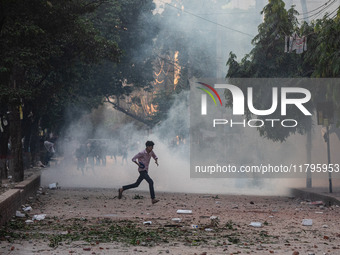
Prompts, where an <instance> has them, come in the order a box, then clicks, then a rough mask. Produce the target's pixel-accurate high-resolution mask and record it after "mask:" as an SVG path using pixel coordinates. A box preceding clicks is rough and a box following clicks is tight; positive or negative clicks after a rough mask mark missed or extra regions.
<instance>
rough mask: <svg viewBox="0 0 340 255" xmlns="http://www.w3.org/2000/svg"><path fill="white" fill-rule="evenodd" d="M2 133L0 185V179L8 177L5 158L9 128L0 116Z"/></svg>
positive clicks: (0, 138)
mask: <svg viewBox="0 0 340 255" xmlns="http://www.w3.org/2000/svg"><path fill="white" fill-rule="evenodd" d="M0 121H1V126H2V131H1V134H0V183H1V179H4V178H7V177H8V171H7V167H8V164H7V157H8V141H9V127H8V122H7V120H4V118H3V116H0Z"/></svg>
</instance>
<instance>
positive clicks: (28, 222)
mask: <svg viewBox="0 0 340 255" xmlns="http://www.w3.org/2000/svg"><path fill="white" fill-rule="evenodd" d="M25 222H26V224H32V223H34V221H33V220H26V221H25Z"/></svg>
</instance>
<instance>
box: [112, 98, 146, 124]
mask: <svg viewBox="0 0 340 255" xmlns="http://www.w3.org/2000/svg"><path fill="white" fill-rule="evenodd" d="M106 102H108V103H110V104H111V105H112V106H113V108H114V109H116V110H118V111H120V112H122V113H124V114H126V115H127V116H129V117H131V118H133V119H135V120H137V121H139V122H142V123H143V124H145V125H147V126H148V127H151V122H150V121H148V120H145V119H142V118H140V117H138V116H136V115H134V114H133V113H131V112H129V111H128V110H126V109H124V108H123V107H120V106H119V105H118V104H116V103H114V102H112V101H111V100H110V98H109V97H106Z"/></svg>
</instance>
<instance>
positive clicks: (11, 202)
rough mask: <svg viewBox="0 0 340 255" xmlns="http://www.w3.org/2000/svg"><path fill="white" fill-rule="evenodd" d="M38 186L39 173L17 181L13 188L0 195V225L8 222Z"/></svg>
mask: <svg viewBox="0 0 340 255" xmlns="http://www.w3.org/2000/svg"><path fill="white" fill-rule="evenodd" d="M39 187H40V173H36V174H33V175H31V176H30V177H28V178H27V179H26V180H24V181H22V182H19V183H18V184H16V185H15V186H14V188H12V189H10V190H8V191H6V192H5V193H3V194H1V195H0V226H2V225H4V224H5V223H6V222H8V221H9V220H10V219H11V218H12V217H13V216H14V215H15V212H16V211H17V210H19V209H20V206H21V205H22V204H25V202H26V199H27V198H28V197H30V196H33V195H34V194H35V193H36V191H37V190H38V189H39Z"/></svg>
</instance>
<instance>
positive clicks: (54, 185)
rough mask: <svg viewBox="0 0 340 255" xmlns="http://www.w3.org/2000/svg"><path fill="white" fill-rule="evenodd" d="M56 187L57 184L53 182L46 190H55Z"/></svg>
mask: <svg viewBox="0 0 340 255" xmlns="http://www.w3.org/2000/svg"><path fill="white" fill-rule="evenodd" d="M57 186H58V183H57V182H55V183H51V184H49V185H48V188H49V189H56V188H57Z"/></svg>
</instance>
